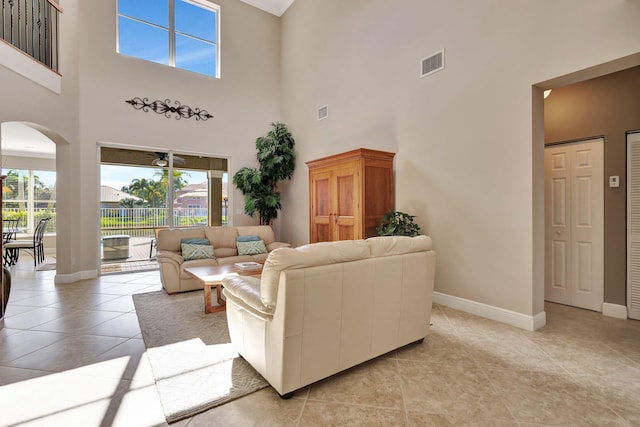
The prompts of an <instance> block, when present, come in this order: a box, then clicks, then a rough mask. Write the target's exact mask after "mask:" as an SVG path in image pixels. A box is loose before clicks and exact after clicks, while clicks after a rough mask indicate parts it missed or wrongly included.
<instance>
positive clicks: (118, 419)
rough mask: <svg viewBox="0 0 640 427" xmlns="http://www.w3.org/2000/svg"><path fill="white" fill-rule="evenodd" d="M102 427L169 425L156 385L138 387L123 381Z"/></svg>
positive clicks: (111, 401) (112, 400) (111, 402)
mask: <svg viewBox="0 0 640 427" xmlns="http://www.w3.org/2000/svg"><path fill="white" fill-rule="evenodd" d="M141 409H142V410H141ZM102 425H108V426H111V427H120V426H122V427H129V426H154V427H155V426H164V425H168V424H167V423H166V421H165V418H164V412H163V411H162V406H161V405H160V399H159V397H158V391H157V390H156V386H155V384H148V385H144V386H141V387H137V386H135V385H132V384H130V383H128V382H126V381H123V382H122V383H121V387H120V390H119V392H118V394H117V395H116V396H114V397H113V398H112V399H111V400H110V404H109V408H108V410H107V411H106V414H105V416H104V419H103V424H102ZM182 425H186V423H183V424H182ZM171 426H172V427H173V426H176V424H171ZM177 426H180V424H177Z"/></svg>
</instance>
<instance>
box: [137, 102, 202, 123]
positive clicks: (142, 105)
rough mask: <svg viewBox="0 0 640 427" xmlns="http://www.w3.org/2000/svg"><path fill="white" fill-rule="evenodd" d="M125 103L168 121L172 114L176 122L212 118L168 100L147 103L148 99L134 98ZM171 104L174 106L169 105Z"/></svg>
mask: <svg viewBox="0 0 640 427" xmlns="http://www.w3.org/2000/svg"><path fill="white" fill-rule="evenodd" d="M125 102H126V103H127V104H131V106H132V107H133V108H135V109H136V110H142V111H144V112H145V113H148V112H149V110H151V111H153V112H155V113H158V114H164V116H165V117H166V118H168V119H170V118H171V117H172V114H175V118H176V120H180V119H190V118H191V117H195V118H196V120H202V121H206V120H209V119H211V118H213V115H211V114H209V112H208V111H207V110H201V109H200V108H191V107H189V106H188V105H183V104H182V103H181V102H180V101H173V102H172V101H171V100H170V99H165V100H164V101H160V100H156V101H153V102H149V98H139V97H135V98H133V99H129V100H126V101H125ZM172 103H173V104H174V105H171V104H172Z"/></svg>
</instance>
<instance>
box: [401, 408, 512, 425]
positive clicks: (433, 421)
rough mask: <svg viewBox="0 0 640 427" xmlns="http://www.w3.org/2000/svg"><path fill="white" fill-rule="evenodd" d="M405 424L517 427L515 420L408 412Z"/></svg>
mask: <svg viewBox="0 0 640 427" xmlns="http://www.w3.org/2000/svg"><path fill="white" fill-rule="evenodd" d="M407 426H409V427H441V426H456V427H519V426H520V425H519V424H518V423H517V422H516V421H515V420H497V419H478V418H476V419H469V418H467V417H455V416H450V415H442V414H424V413H415V412H409V413H408V414H407Z"/></svg>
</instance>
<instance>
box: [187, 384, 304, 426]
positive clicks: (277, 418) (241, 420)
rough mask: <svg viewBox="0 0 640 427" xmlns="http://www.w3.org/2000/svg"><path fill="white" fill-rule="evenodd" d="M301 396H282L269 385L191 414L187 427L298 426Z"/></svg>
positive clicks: (300, 412)
mask: <svg viewBox="0 0 640 427" xmlns="http://www.w3.org/2000/svg"><path fill="white" fill-rule="evenodd" d="M304 404H305V400H304V399H296V398H293V399H288V400H284V399H281V398H280V397H279V396H278V395H277V394H276V393H275V392H274V391H273V390H272V389H271V388H267V389H262V390H259V391H257V392H255V393H252V394H250V395H248V396H244V397H242V398H240V399H237V400H234V401H232V402H229V403H226V404H224V405H221V406H218V407H217V408H213V409H212V410H209V411H207V412H203V413H202V414H199V415H196V416H194V417H193V418H192V419H191V420H190V421H189V423H188V426H189V427H206V426H216V425H220V426H223V425H227V426H246V427H250V426H256V427H263V426H265V427H267V426H292V427H293V426H298V425H305V424H298V420H299V419H300V416H301V414H302V408H303V407H304Z"/></svg>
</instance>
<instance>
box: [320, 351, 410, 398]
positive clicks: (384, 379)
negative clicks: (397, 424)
mask: <svg viewBox="0 0 640 427" xmlns="http://www.w3.org/2000/svg"><path fill="white" fill-rule="evenodd" d="M308 399H309V400H319V401H323V402H349V403H354V404H359V405H368V406H377V407H384V408H394V409H403V401H402V388H401V382H400V378H399V376H398V368H397V363H396V361H395V360H393V359H384V358H378V359H375V360H372V361H369V362H366V363H364V364H362V365H359V366H356V367H354V368H351V369H348V370H346V371H343V372H341V373H339V374H337V375H334V376H332V377H330V378H327V379H325V380H323V381H319V382H317V383H315V384H313V385H312V386H311V390H310V391H309V397H308Z"/></svg>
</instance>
